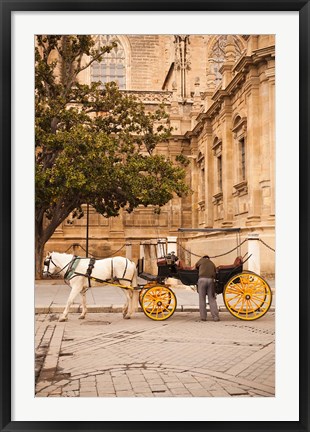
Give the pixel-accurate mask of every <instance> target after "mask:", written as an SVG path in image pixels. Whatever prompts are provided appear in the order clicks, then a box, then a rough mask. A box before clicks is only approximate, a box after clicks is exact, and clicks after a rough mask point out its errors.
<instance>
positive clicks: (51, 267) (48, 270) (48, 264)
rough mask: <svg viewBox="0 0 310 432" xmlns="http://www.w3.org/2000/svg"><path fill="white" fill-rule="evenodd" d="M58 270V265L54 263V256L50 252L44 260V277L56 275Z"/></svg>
mask: <svg viewBox="0 0 310 432" xmlns="http://www.w3.org/2000/svg"><path fill="white" fill-rule="evenodd" d="M56 268H57V265H56V264H55V263H54V261H53V254H52V253H49V252H48V253H47V255H46V257H45V260H44V269H43V276H49V275H52V274H53V273H55V270H56Z"/></svg>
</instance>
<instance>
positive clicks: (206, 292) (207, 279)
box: [195, 255, 220, 321]
mask: <svg viewBox="0 0 310 432" xmlns="http://www.w3.org/2000/svg"><path fill="white" fill-rule="evenodd" d="M195 267H196V268H197V269H198V270H199V278H198V293H199V313H200V318H201V321H206V320H207V309H206V296H208V301H209V305H210V311H211V315H212V318H213V321H219V320H220V318H219V311H218V307H217V303H216V298H215V284H214V279H215V273H216V267H215V265H214V263H213V262H212V261H211V260H210V257H209V256H208V255H205V256H204V257H202V258H200V260H199V261H198V262H197V263H196V265H195Z"/></svg>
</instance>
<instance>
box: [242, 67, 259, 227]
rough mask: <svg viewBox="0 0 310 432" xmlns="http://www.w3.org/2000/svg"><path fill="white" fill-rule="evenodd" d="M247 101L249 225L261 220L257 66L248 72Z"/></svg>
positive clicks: (247, 222)
mask: <svg viewBox="0 0 310 432" xmlns="http://www.w3.org/2000/svg"><path fill="white" fill-rule="evenodd" d="M246 101H247V150H248V152H247V154H248V157H247V164H248V166H247V177H248V193H249V213H248V218H247V221H246V224H247V225H253V224H256V223H257V222H259V221H260V212H261V188H260V184H259V180H260V168H261V166H260V159H261V142H260V138H259V137H260V135H261V131H260V112H259V78H258V76H257V70H256V67H254V66H253V67H251V68H250V71H249V72H248V88H247V90H246Z"/></svg>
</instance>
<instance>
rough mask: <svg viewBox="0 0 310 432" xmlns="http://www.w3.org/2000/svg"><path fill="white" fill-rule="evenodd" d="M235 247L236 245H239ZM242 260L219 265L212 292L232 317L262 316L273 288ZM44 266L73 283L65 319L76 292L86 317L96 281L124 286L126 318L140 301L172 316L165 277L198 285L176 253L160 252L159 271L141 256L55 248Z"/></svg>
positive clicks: (152, 312)
mask: <svg viewBox="0 0 310 432" xmlns="http://www.w3.org/2000/svg"><path fill="white" fill-rule="evenodd" d="M180 230H181V229H179V231H180ZM201 230H202V229H200V231H201ZM230 230H234V231H236V230H239V229H230ZM195 231H197V230H195ZM203 231H216V230H215V229H214V230H213V229H203ZM223 231H224V229H223ZM225 231H228V230H227V229H225ZM237 232H239V231H237ZM239 246H240V245H238V247H237V249H239V250H240V248H239ZM247 259H249V257H248V258H247ZM245 261H246V260H244V259H243V258H242V257H241V256H237V258H236V259H235V261H234V263H233V264H231V265H220V266H218V267H217V269H216V280H215V291H216V294H222V295H223V300H224V304H225V306H226V308H227V309H228V311H229V312H230V313H231V314H232V315H233V316H234V317H236V318H239V319H241V320H246V321H248V320H255V319H258V318H261V317H262V316H264V315H265V314H266V313H267V311H268V310H269V308H270V306H271V301H272V293H271V289H270V287H269V285H268V283H267V282H266V281H265V280H264V279H263V278H262V277H261V276H260V275H258V274H256V273H254V272H252V271H249V270H243V265H244V263H245ZM44 266H45V267H44V273H45V274H46V275H53V274H54V275H59V274H62V275H63V276H64V279H65V281H66V282H67V283H68V284H69V285H70V286H71V293H70V295H69V298H68V301H67V304H66V307H65V309H64V312H63V314H62V315H61V317H60V321H65V320H66V319H67V316H68V313H69V308H70V306H71V305H72V303H73V301H74V300H75V298H76V296H77V295H78V294H80V295H81V297H82V313H81V316H80V318H82V319H83V318H85V315H86V311H87V308H86V296H85V293H86V291H87V289H88V288H90V287H91V286H96V285H101V286H102V285H113V286H116V287H119V288H122V289H123V290H124V292H125V294H126V303H125V305H124V308H123V316H124V318H130V317H131V316H132V314H133V313H134V312H135V310H136V309H137V307H138V302H140V306H141V308H142V310H143V312H144V314H145V315H146V316H147V317H148V318H150V319H152V320H155V321H163V320H166V319H168V318H170V317H171V316H172V315H173V314H174V312H175V310H176V307H177V298H176V295H175V293H174V292H173V290H172V289H171V285H169V284H168V283H167V280H168V278H174V279H178V280H180V281H181V283H182V284H183V285H188V286H197V284H198V270H197V269H196V268H190V267H185V266H184V265H183V264H182V263H181V261H180V260H178V259H177V257H176V256H175V255H174V254H164V256H162V257H161V258H158V259H157V275H152V274H149V273H145V272H144V271H143V260H139V262H138V265H137V266H136V265H135V263H134V262H132V261H131V260H129V259H128V258H124V257H110V258H104V259H94V258H83V257H78V256H75V255H70V254H66V253H58V252H53V253H52V254H48V256H47V257H46V258H45V261H44ZM137 276H139V277H140V278H143V279H144V280H145V281H146V283H145V284H141V285H138V280H137Z"/></svg>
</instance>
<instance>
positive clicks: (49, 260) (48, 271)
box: [43, 255, 72, 277]
mask: <svg viewBox="0 0 310 432" xmlns="http://www.w3.org/2000/svg"><path fill="white" fill-rule="evenodd" d="M71 262H72V261H70V262H68V264H66V265H65V266H64V267H63V268H62V269H61V270H59V271H58V272H57V273H50V264H51V263H52V264H54V266H55V267H58V266H57V264H55V263H54V261H53V259H52V255H50V256H49V257H48V258H46V259H45V260H44V266H46V267H47V271H46V272H43V274H44V273H46V274H47V275H48V276H50V277H52V276H57V275H59V274H60V273H61V272H62V271H63V270H64V269H65V268H66V267H68V265H69V264H70V263H71Z"/></svg>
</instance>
